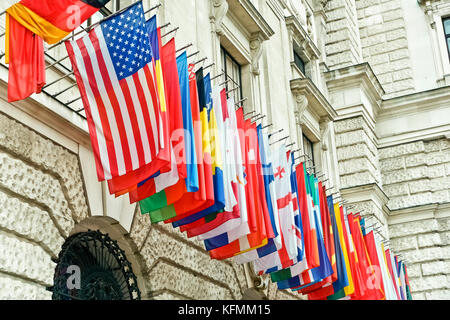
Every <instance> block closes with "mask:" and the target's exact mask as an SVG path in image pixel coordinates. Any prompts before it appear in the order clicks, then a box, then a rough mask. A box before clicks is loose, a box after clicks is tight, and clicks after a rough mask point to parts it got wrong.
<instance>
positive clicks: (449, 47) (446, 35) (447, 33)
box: [443, 17, 450, 58]
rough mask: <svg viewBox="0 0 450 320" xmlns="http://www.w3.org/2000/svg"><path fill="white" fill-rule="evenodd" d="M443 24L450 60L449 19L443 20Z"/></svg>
mask: <svg viewBox="0 0 450 320" xmlns="http://www.w3.org/2000/svg"><path fill="white" fill-rule="evenodd" d="M443 23H444V33H445V39H446V42H447V52H448V56H449V58H450V17H447V18H445V19H444V20H443Z"/></svg>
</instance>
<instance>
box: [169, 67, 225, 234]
mask: <svg viewBox="0 0 450 320" xmlns="http://www.w3.org/2000/svg"><path fill="white" fill-rule="evenodd" d="M198 78H199V79H201V78H203V75H202V77H198ZM198 86H199V95H200V93H201V92H202V91H203V92H204V97H203V98H204V99H200V97H199V102H200V113H202V112H207V114H208V122H209V123H210V125H209V128H210V129H211V130H210V135H215V137H214V139H219V135H218V134H217V124H216V123H215V118H214V117H211V114H214V112H212V113H211V111H213V100H212V88H211V77H210V74H209V73H208V74H207V75H206V76H205V77H204V78H203V83H200V81H199V82H198ZM202 89H203V90H202ZM213 122H214V123H213ZM214 129H215V130H214ZM211 148H214V152H218V153H220V148H218V147H217V146H214V145H212V146H211ZM220 162H221V161H220ZM220 165H222V164H221V163H220ZM213 184H214V201H215V203H214V205H212V206H211V207H209V208H208V209H205V210H203V211H200V212H197V213H195V214H193V215H190V216H188V217H186V218H183V219H180V220H178V221H175V222H173V223H172V226H173V227H175V228H176V227H180V226H183V225H186V224H189V223H192V222H195V221H197V220H199V219H201V218H204V217H206V216H207V215H209V214H211V213H215V212H223V209H224V208H225V193H224V182H223V171H222V168H221V167H220V166H218V165H214V166H213Z"/></svg>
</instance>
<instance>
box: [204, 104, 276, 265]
mask: <svg viewBox="0 0 450 320" xmlns="http://www.w3.org/2000/svg"><path fill="white" fill-rule="evenodd" d="M238 111H240V112H239V114H238V113H237V114H236V116H237V122H238V129H243V128H245V137H242V138H243V139H242V140H241V143H242V145H243V146H245V152H244V154H243V159H244V158H245V164H246V165H245V169H246V173H247V177H246V179H247V185H246V187H248V189H247V191H248V193H247V195H248V198H247V208H248V210H249V212H248V218H249V227H250V232H251V233H250V234H248V235H247V237H243V238H240V239H237V240H235V241H233V242H231V243H229V244H227V245H225V246H223V247H220V248H217V249H213V250H211V251H210V252H209V254H210V256H211V258H213V259H218V260H223V259H227V258H231V257H233V256H235V255H236V254H239V253H243V252H246V251H249V250H251V249H256V248H259V247H261V246H262V245H265V244H267V231H266V227H265V223H264V217H263V213H262V211H261V206H260V204H259V203H258V201H260V199H259V192H258V190H257V186H258V184H257V179H258V177H257V168H256V161H255V160H256V158H254V157H253V156H255V155H256V154H255V152H256V144H257V143H258V139H257V134H256V130H255V131H254V132H253V130H254V129H255V128H254V127H253V126H252V124H251V121H250V120H244V115H243V112H242V110H238ZM240 138H241V134H240ZM251 210H252V211H251ZM245 239H246V240H247V243H244V241H241V240H245Z"/></svg>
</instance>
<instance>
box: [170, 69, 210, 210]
mask: <svg viewBox="0 0 450 320" xmlns="http://www.w3.org/2000/svg"><path fill="white" fill-rule="evenodd" d="M193 70H194V65H189V89H190V98H191V111H192V120H193V124H194V137H195V148H196V150H195V151H196V155H197V161H198V164H197V168H198V178H199V190H198V191H197V192H186V193H185V194H184V195H183V196H182V197H181V199H179V200H178V201H176V202H175V203H174V204H173V209H174V211H175V214H176V215H177V217H180V216H182V215H185V214H187V213H189V212H192V211H201V210H203V209H206V208H208V207H210V206H212V205H213V204H214V186H213V181H212V168H211V163H210V162H209V163H207V161H209V160H208V159H204V157H203V141H202V139H203V138H204V136H203V129H202V122H201V119H200V107H199V100H198V92H197V81H196V77H195V72H194V71H193Z"/></svg>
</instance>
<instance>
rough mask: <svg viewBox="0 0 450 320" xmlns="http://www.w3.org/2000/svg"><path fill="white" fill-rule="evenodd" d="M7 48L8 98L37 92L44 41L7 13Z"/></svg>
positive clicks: (41, 83) (41, 81)
mask: <svg viewBox="0 0 450 320" xmlns="http://www.w3.org/2000/svg"><path fill="white" fill-rule="evenodd" d="M5 35H6V44H5V46H6V52H5V55H6V57H5V61H6V63H9V77H8V102H13V101H17V100H22V99H25V98H27V97H29V96H30V95H32V94H33V93H40V92H41V90H42V87H43V86H44V84H45V59H44V41H43V40H42V38H40V37H39V36H37V35H35V34H33V32H31V31H30V30H28V29H27V28H25V27H24V26H22V25H21V24H20V23H19V22H17V20H16V19H14V18H13V17H12V16H10V15H9V14H8V13H6V33H5Z"/></svg>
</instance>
